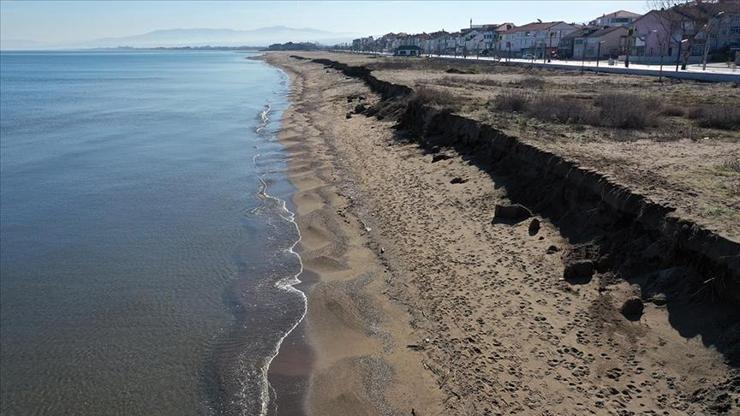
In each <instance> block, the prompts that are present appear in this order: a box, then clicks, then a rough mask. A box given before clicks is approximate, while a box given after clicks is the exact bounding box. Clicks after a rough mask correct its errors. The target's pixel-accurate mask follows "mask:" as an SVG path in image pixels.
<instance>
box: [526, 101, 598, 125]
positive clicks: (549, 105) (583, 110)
mask: <svg viewBox="0 0 740 416" xmlns="http://www.w3.org/2000/svg"><path fill="white" fill-rule="evenodd" d="M527 113H528V114H530V115H531V116H532V117H536V118H539V119H541V120H545V121H556V122H559V123H568V124H594V123H595V122H596V121H597V120H598V115H597V113H596V111H595V109H594V108H593V107H592V106H591V105H590V104H587V103H583V102H582V101H581V100H576V99H574V98H564V97H558V96H557V95H552V94H546V95H541V96H537V97H536V98H534V99H532V100H531V101H530V102H529V103H528V105H527Z"/></svg>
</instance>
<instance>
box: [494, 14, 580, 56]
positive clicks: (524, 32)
mask: <svg viewBox="0 0 740 416" xmlns="http://www.w3.org/2000/svg"><path fill="white" fill-rule="evenodd" d="M578 29H579V27H578V26H576V25H574V24H569V23H565V22H535V23H528V24H526V25H524V26H518V27H514V28H512V29H510V30H507V31H505V32H503V33H502V34H501V50H502V53H503V54H506V53H508V52H509V51H511V55H512V56H522V55H524V54H532V55H535V56H537V57H542V56H543V53H547V54H552V53H554V52H555V51H557V48H558V44H559V43H560V40H561V39H562V38H563V37H565V36H567V35H568V34H569V33H572V32H575V31H576V30H578Z"/></svg>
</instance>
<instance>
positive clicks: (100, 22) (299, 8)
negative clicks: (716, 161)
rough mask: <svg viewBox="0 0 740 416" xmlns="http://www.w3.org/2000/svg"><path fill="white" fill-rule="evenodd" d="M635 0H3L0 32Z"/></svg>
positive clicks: (395, 23)
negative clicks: (389, 0) (459, 0)
mask: <svg viewBox="0 0 740 416" xmlns="http://www.w3.org/2000/svg"><path fill="white" fill-rule="evenodd" d="M620 9H625V10H629V11H633V12H636V13H644V12H645V11H646V10H647V2H646V1H645V0H633V1H611V0H598V1H554V0H553V1H473V2H454V1H398V2H388V1H356V2H352V1H284V2H261V1H218V2H217V1H208V2H205V1H24V0H0V37H2V38H3V39H5V40H7V39H23V40H32V41H38V42H43V43H65V42H75V41H84V40H91V39H97V38H104V37H120V36H130V35H137V34H141V33H146V32H149V31H152V30H158V29H174V28H218V29H240V30H247V29H256V28H260V27H266V26H277V25H282V26H289V27H294V28H304V27H310V28H315V29H322V30H326V31H330V32H336V33H353V34H358V35H382V34H384V33H387V32H401V31H403V32H409V33H416V32H424V31H426V32H431V31H435V30H440V29H445V30H448V31H455V30H459V29H460V28H463V27H467V26H468V25H469V22H470V19H471V18H472V19H473V24H483V23H501V22H504V21H506V22H513V23H515V24H524V23H528V22H531V21H535V20H537V19H542V20H543V21H550V20H564V21H567V22H587V21H589V20H591V19H593V18H595V17H597V16H600V15H602V14H604V13H609V12H612V11H616V10H620Z"/></svg>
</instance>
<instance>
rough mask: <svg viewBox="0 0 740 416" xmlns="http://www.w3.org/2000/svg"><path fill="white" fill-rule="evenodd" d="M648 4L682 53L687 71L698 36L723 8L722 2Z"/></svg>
mask: <svg viewBox="0 0 740 416" xmlns="http://www.w3.org/2000/svg"><path fill="white" fill-rule="evenodd" d="M648 4H649V6H650V8H651V9H653V10H657V12H658V13H659V15H660V19H659V22H660V24H661V25H662V26H663V29H664V30H665V32H666V33H667V34H668V35H669V36H670V40H672V41H673V42H675V43H676V46H677V47H679V49H680V50H681V51H682V55H681V56H680V57H679V58H681V60H682V61H683V65H682V67H683V69H686V65H687V64H688V62H689V57H690V56H691V52H692V51H693V49H694V45H695V44H696V38H697V35H699V34H700V33H702V31H703V30H704V29H705V28H706V26H707V24H708V23H709V21H710V19H711V18H712V16H713V15H714V14H716V13H717V11H718V10H719V8H718V7H721V6H722V4H721V2H719V1H716V0H715V1H709V0H648ZM682 41H685V45H684V46H683V47H681V46H680V45H681V42H682ZM706 41H708V39H707V40H706ZM673 42H668V43H673Z"/></svg>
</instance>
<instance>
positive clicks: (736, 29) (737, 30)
mask: <svg viewBox="0 0 740 416" xmlns="http://www.w3.org/2000/svg"><path fill="white" fill-rule="evenodd" d="M730 33H740V26H733V27H731V28H730Z"/></svg>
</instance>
